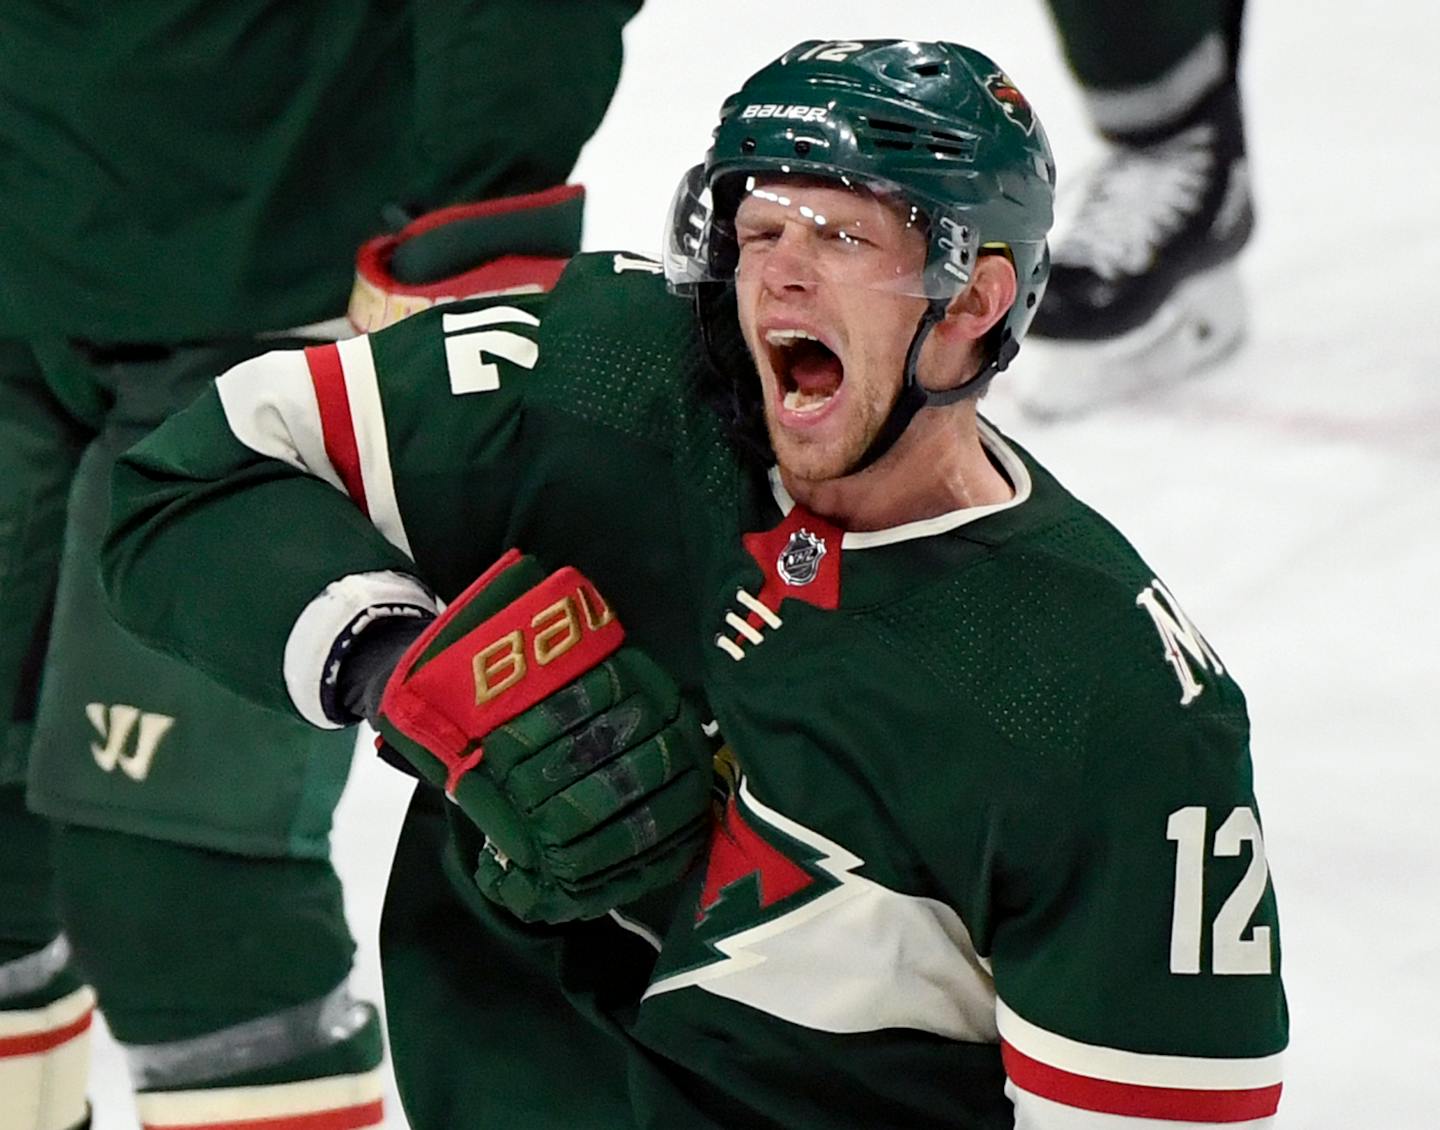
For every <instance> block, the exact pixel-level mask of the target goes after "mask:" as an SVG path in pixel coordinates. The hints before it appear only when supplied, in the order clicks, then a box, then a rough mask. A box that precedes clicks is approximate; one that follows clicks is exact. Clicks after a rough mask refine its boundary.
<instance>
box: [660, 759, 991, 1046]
mask: <svg viewBox="0 0 1440 1130" xmlns="http://www.w3.org/2000/svg"><path fill="white" fill-rule="evenodd" d="M739 796H740V800H741V801H742V802H743V807H744V809H745V812H746V815H747V816H749V817H751V818H753V819H758V820H760V821H764V822H766V823H769V824H771V825H773V826H774V827H775V828H778V829H780V830H781V831H783V832H784V833H785V834H786V835H788V836H791V837H793V838H794V839H797V840H799V841H801V842H802V843H805V844H809V845H810V846H812V847H814V848H816V849H818V850H819V851H820V853H821V854H822V858H820V859H818V860H816V861H815V864H814V865H815V866H816V867H818V868H820V869H821V870H824V871H827V872H829V873H830V874H831V875H833V876H834V877H835V878H836V879H837V880H839V883H840V885H839V886H838V887H836V888H834V889H833V890H830V891H826V892H825V893H824V894H821V895H818V896H817V897H815V898H813V899H811V900H809V901H808V902H805V903H803V904H801V905H799V906H797V907H796V908H795V909H794V910H792V911H791V912H790V913H788V914H781V915H780V916H779V917H777V918H773V919H771V920H770V921H768V922H765V923H763V924H761V925H759V926H755V927H752V928H751V929H748V930H742V931H740V932H739V933H736V934H732V935H730V936H729V937H728V938H725V939H724V940H722V941H717V942H715V943H714V945H715V948H716V949H717V950H719V951H720V952H722V953H724V954H725V955H726V956H725V959H724V960H721V961H717V962H713V963H711V964H709V965H704V966H701V967H700V968H698V969H692V970H688V971H687V972H684V973H679V974H676V975H675V976H673V977H667V978H665V979H663V980H660V981H656V982H655V983H654V984H652V985H651V986H650V988H649V989H647V990H646V993H645V996H646V997H652V996H657V995H659V994H660V993H667V992H672V991H674V990H676V989H683V988H687V987H690V986H696V987H699V988H701V989H704V990H705V991H706V992H710V993H714V994H715V995H716V996H721V997H727V998H728V999H730V1000H735V1001H739V1002H741V1003H742V1004H747V1005H749V1006H750V1007H752V1008H756V1009H759V1010H760V1011H762V1012H765V1013H768V1014H770V1015H771V1016H777V1017H779V1018H780V1019H782V1020H786V1021H789V1022H790V1023H792V1024H801V1025H804V1026H805V1027H806V1028H814V1029H817V1030H819V1031H822V1032H873V1031H879V1030H882V1029H885V1028H917V1029H919V1030H921V1031H924V1032H935V1033H937V1034H939V1035H942V1036H949V1037H951V1038H952V1039H956V1040H966V1041H970V1042H973V1043H990V1044H993V1043H995V1042H996V1041H997V1039H998V1036H997V1033H996V1029H995V987H994V984H993V983H992V981H991V979H990V972H989V968H988V963H987V962H986V961H985V960H984V959H983V958H981V957H980V956H979V955H978V954H977V953H976V952H975V946H974V944H973V943H972V941H971V940H970V932H969V931H968V930H967V929H966V927H965V924H964V923H963V922H962V921H961V920H960V916H959V915H958V914H956V912H955V911H954V910H953V909H952V908H951V907H949V906H946V905H945V904H944V903H942V902H938V901H936V900H934V899H927V898H920V897H918V896H915V895H906V894H901V893H900V892H899V891H893V890H891V889H890V888H889V887H885V886H882V885H881V884H879V883H877V882H875V881H874V880H873V879H866V878H863V877H862V876H859V875H855V874H853V872H854V871H855V869H857V868H858V867H860V866H861V864H862V863H863V862H864V861H863V860H862V859H860V858H859V857H858V856H856V855H854V854H852V853H851V852H849V851H847V850H846V849H845V848H843V847H841V846H840V845H839V844H837V843H835V842H833V841H831V840H829V839H826V838H825V837H824V836H822V835H820V833H818V832H816V831H813V830H812V829H810V828H807V827H805V826H804V825H802V824H798V823H796V822H795V821H794V820H791V819H790V818H789V817H787V816H784V815H782V814H781V813H779V812H776V811H775V810H774V809H772V808H768V807H767V806H766V805H764V804H762V803H761V802H760V801H758V800H756V799H755V796H754V794H753V793H751V792H750V786H749V782H748V781H747V782H742V784H741V786H740V793H739Z"/></svg>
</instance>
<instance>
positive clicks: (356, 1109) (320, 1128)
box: [142, 1099, 385, 1130]
mask: <svg viewBox="0 0 1440 1130" xmlns="http://www.w3.org/2000/svg"><path fill="white" fill-rule="evenodd" d="M384 1119H385V1104H384V1102H383V1101H382V1100H380V1099H376V1100H375V1101H374V1102H371V1103H362V1104H361V1105H359V1106H347V1107H342V1108H340V1109H339V1110H317V1111H314V1112H313V1113H311V1114H279V1115H276V1116H274V1117H273V1118H246V1119H241V1120H239V1121H235V1122H187V1123H184V1124H183V1125H182V1124H179V1123H174V1122H145V1123H142V1126H143V1127H144V1130H359V1128H360V1127H362V1126H379V1125H380V1123H381V1122H382V1121H384Z"/></svg>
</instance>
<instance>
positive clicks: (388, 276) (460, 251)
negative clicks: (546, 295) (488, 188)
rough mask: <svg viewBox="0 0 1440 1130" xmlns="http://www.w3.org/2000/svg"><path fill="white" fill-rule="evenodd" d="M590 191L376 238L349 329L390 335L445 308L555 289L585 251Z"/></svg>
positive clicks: (464, 209) (500, 203)
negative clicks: (422, 314) (408, 320)
mask: <svg viewBox="0 0 1440 1130" xmlns="http://www.w3.org/2000/svg"><path fill="white" fill-rule="evenodd" d="M584 206H585V190H584V188H582V187H581V186H580V185H578V184H574V185H561V186H559V187H556V188H549V189H546V190H545V191H544V192H532V193H528V194H526V195H524V196H506V197H502V198H500V199H498V200H483V201H480V202H479V203H476V204H456V205H454V206H453V207H450V208H441V209H439V210H438V211H435V212H427V213H426V214H425V215H423V216H419V217H418V218H415V219H412V220H409V222H406V223H404V226H403V227H401V228H400V230H399V231H397V232H395V233H394V234H392V235H382V236H377V237H376V238H375V239H372V240H369V241H368V242H367V243H365V244H364V245H362V246H361V248H360V251H359V253H358V254H357V255H356V257H355V286H354V288H353V289H352V290H351V292H350V310H349V315H348V316H349V318H350V324H351V325H352V326H354V327H355V329H356V330H357V331H358V332H360V333H369V332H371V331H373V330H379V329H384V328H385V327H386V326H388V325H392V324H394V323H395V322H398V321H400V320H401V319H402V318H405V317H408V316H409V315H411V314H414V313H417V312H418V311H420V310H425V309H428V308H429V307H431V306H434V305H436V304H438V303H441V302H454V301H457V300H459V299H462V298H478V297H481V296H483V295H496V294H523V293H534V292H536V291H542V290H550V289H551V288H552V287H554V285H555V281H556V280H557V279H558V278H559V277H560V273H561V272H562V271H564V270H565V265H566V264H567V263H568V262H569V261H570V258H571V256H573V255H574V254H575V253H576V252H578V251H579V250H580V223H581V216H582V213H583V210H584Z"/></svg>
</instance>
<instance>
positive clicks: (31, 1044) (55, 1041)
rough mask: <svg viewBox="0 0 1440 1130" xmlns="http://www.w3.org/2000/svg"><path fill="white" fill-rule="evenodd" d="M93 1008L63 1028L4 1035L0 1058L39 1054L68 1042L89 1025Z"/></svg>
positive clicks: (0, 1042)
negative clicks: (18, 1034) (21, 1034)
mask: <svg viewBox="0 0 1440 1130" xmlns="http://www.w3.org/2000/svg"><path fill="white" fill-rule="evenodd" d="M94 1015H95V1010H94V1009H93V1008H92V1009H89V1010H87V1011H86V1013H85V1015H84V1016H82V1017H80V1019H79V1020H73V1021H71V1022H70V1023H69V1024H67V1025H65V1027H63V1028H51V1029H50V1030H49V1031H46V1032H27V1033H25V1035H23V1036H6V1037H5V1038H4V1039H0V1059H9V1058H11V1057H12V1056H19V1055H39V1054H40V1053H41V1052H48V1051H50V1050H51V1049H52V1048H58V1047H59V1046H60V1045H61V1044H68V1043H69V1042H70V1041H71V1040H73V1039H74V1038H75V1037H76V1036H78V1035H80V1034H81V1033H82V1032H84V1031H85V1030H86V1029H87V1028H89V1027H90V1021H91V1019H92V1018H93V1017H94Z"/></svg>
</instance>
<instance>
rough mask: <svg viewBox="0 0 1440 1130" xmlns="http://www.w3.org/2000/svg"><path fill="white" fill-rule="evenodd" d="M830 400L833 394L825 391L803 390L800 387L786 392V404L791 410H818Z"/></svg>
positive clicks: (787, 408)
mask: <svg viewBox="0 0 1440 1130" xmlns="http://www.w3.org/2000/svg"><path fill="white" fill-rule="evenodd" d="M832 395H833V394H832ZM830 400H831V396H830V395H826V394H825V393H823V392H801V391H800V390H799V389H798V388H792V389H791V390H790V391H789V392H787V393H786V394H785V400H784V404H785V408H786V410H787V411H790V412H817V411H819V410H820V409H821V408H824V407H825V405H827V404H829V403H830Z"/></svg>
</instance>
